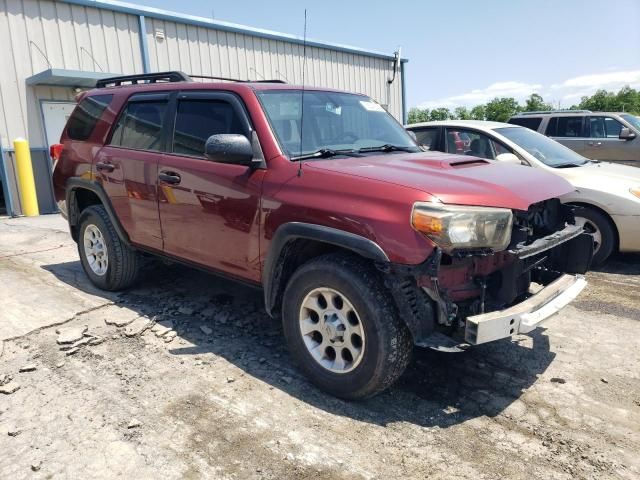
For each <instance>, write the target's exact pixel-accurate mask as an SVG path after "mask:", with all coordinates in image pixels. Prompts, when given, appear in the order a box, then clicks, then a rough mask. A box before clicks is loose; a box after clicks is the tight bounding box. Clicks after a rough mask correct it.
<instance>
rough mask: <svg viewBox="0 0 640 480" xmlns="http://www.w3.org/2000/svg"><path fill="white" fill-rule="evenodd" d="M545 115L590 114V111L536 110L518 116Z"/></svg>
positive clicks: (566, 109) (565, 109)
mask: <svg viewBox="0 0 640 480" xmlns="http://www.w3.org/2000/svg"><path fill="white" fill-rule="evenodd" d="M545 113H591V110H572V109H570V108H564V109H558V110H537V111H533V112H520V113H519V114H518V115H541V114H545Z"/></svg>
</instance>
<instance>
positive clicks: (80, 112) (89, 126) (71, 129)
mask: <svg viewBox="0 0 640 480" xmlns="http://www.w3.org/2000/svg"><path fill="white" fill-rule="evenodd" d="M112 99H113V95H95V96H92V97H86V98H85V99H84V100H82V101H81V102H80V104H79V105H78V106H77V107H76V109H75V110H74V111H73V113H72V114H71V117H70V118H69V122H68V123H67V135H68V136H69V138H70V139H72V140H86V139H88V138H89V137H90V136H91V132H93V129H94V128H95V126H96V123H98V120H99V119H100V117H101V116H102V113H103V112H104V111H105V109H106V108H107V107H108V106H109V104H110V103H111V100H112Z"/></svg>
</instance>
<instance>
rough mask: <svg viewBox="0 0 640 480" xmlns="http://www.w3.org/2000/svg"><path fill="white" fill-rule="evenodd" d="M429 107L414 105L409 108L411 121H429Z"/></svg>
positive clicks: (409, 120)
mask: <svg viewBox="0 0 640 480" xmlns="http://www.w3.org/2000/svg"><path fill="white" fill-rule="evenodd" d="M429 113H430V112H429V109H428V108H417V107H414V108H412V109H411V110H409V118H408V122H409V123H420V122H428V121H429Z"/></svg>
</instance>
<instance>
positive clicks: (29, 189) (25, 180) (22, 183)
mask: <svg viewBox="0 0 640 480" xmlns="http://www.w3.org/2000/svg"><path fill="white" fill-rule="evenodd" d="M13 148H14V149H15V151H16V173H17V174H18V186H19V188H20V200H21V201H22V214H23V215H25V216H27V217H35V216H38V215H40V211H39V210H38V197H37V196H36V182H35V180H34V178H33V165H32V163H31V151H30V150H29V142H27V141H26V140H25V139H24V138H16V139H15V140H14V141H13Z"/></svg>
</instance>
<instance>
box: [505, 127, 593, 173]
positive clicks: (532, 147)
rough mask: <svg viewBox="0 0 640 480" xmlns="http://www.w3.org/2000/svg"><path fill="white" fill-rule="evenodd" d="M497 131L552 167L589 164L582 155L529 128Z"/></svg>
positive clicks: (508, 128) (509, 128)
mask: <svg viewBox="0 0 640 480" xmlns="http://www.w3.org/2000/svg"><path fill="white" fill-rule="evenodd" d="M495 131H496V133H499V134H500V135H502V136H504V137H506V138H508V139H509V140H511V141H512V142H513V143H515V144H516V145H518V146H519V147H520V148H523V149H525V150H526V151H527V152H528V153H530V154H531V155H533V156H534V157H536V158H537V159H538V160H540V161H541V162H542V163H544V164H546V165H549V166H550V167H565V166H567V165H584V164H585V163H587V162H588V160H587V159H586V158H584V157H583V156H582V155H578V154H577V153H576V152H574V151H573V150H570V149H569V148H567V147H565V146H564V145H560V144H559V143H558V142H556V141H555V140H551V139H550V138H549V137H545V136H544V135H542V134H540V133H538V132H534V131H533V130H530V129H528V128H525V127H505V128H496V129H495Z"/></svg>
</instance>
